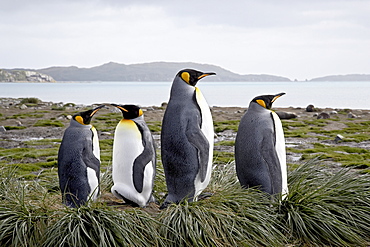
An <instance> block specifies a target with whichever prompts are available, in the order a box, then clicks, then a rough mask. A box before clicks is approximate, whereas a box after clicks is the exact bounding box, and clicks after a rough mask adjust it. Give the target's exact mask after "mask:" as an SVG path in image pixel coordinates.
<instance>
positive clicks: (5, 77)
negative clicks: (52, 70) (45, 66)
mask: <svg viewBox="0 0 370 247" xmlns="http://www.w3.org/2000/svg"><path fill="white" fill-rule="evenodd" d="M0 82H55V80H54V79H53V78H52V77H51V76H49V75H46V74H43V73H40V72H36V71H29V70H22V69H20V70H7V69H0Z"/></svg>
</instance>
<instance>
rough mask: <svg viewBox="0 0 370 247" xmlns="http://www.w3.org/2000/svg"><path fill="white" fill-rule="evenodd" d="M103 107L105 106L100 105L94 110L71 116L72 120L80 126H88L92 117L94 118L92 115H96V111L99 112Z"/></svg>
mask: <svg viewBox="0 0 370 247" xmlns="http://www.w3.org/2000/svg"><path fill="white" fill-rule="evenodd" d="M104 106H105V105H100V106H98V107H96V108H94V109H91V110H87V111H83V112H79V113H76V114H75V115H73V117H72V119H74V120H75V121H77V122H78V123H80V124H82V125H88V124H90V121H91V119H92V117H93V116H94V114H95V113H97V111H99V110H100V109H101V108H103V107H104Z"/></svg>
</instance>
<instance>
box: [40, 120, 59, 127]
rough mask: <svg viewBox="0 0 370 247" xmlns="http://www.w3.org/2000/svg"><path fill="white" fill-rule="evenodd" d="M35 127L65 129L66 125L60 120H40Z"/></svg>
mask: <svg viewBox="0 0 370 247" xmlns="http://www.w3.org/2000/svg"><path fill="white" fill-rule="evenodd" d="M33 126H34V127H49V126H52V127H64V124H63V123H62V122H60V121H58V120H54V121H52V120H44V119H43V120H38V121H37V122H36V123H35V124H34V125H33Z"/></svg>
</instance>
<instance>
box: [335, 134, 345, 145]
mask: <svg viewBox="0 0 370 247" xmlns="http://www.w3.org/2000/svg"><path fill="white" fill-rule="evenodd" d="M343 139H344V137H343V136H342V135H340V134H338V135H337V136H336V137H335V139H334V141H335V142H336V143H338V142H340V141H342V140H343Z"/></svg>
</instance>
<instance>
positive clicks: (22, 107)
mask: <svg viewBox="0 0 370 247" xmlns="http://www.w3.org/2000/svg"><path fill="white" fill-rule="evenodd" d="M19 108H20V109H21V110H25V109H27V108H28V107H27V106H26V105H25V104H22V105H21V106H20V107H19Z"/></svg>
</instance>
